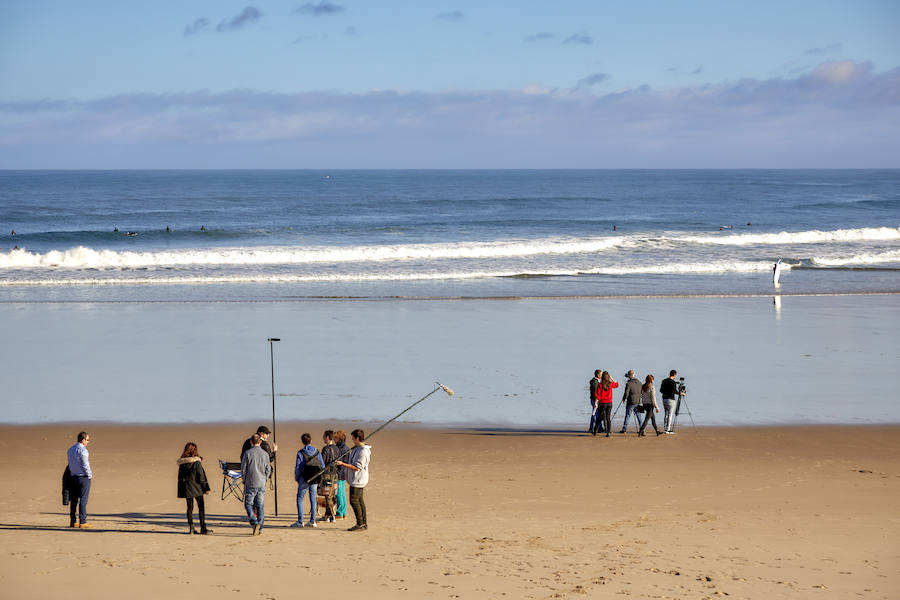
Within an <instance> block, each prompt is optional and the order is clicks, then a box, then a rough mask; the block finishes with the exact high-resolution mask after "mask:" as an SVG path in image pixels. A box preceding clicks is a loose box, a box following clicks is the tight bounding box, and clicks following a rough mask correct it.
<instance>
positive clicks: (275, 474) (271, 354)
mask: <svg viewBox="0 0 900 600" xmlns="http://www.w3.org/2000/svg"><path fill="white" fill-rule="evenodd" d="M280 341H281V338H269V339H268V342H269V365H271V368H272V446H273V447H274V446H275V442H276V440H277V439H278V436H276V435H275V345H274V342H280ZM272 479H273V480H274V481H275V516H276V517H277V516H278V461H277V460H276V461H275V462H274V463H272Z"/></svg>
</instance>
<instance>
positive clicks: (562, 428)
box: [0, 411, 900, 437]
mask: <svg viewBox="0 0 900 600" xmlns="http://www.w3.org/2000/svg"><path fill="white" fill-rule="evenodd" d="M662 414H663V413H662V411H660V413H659V414H658V415H657V418H656V422H657V425H659V426H660V428H661V427H662ZM679 418H681V417H679ZM254 423H256V424H257V425H267V426H268V425H271V419H269V420H266V419H265V418H264V419H261V420H259V421H248V420H246V419H238V420H234V421H147V422H138V421H98V420H90V421H46V422H28V423H8V422H2V421H0V431H2V430H3V429H4V428H16V429H25V428H33V429H39V428H42V427H70V426H71V427H82V428H83V427H95V426H96V427H121V428H135V429H151V428H159V427H167V428H182V429H187V428H200V429H214V428H221V427H239V426H247V427H250V426H251V425H252V426H253V427H255V426H256V425H253V424H254ZM335 423H339V424H346V425H348V426H350V425H352V426H354V427H356V426H365V427H368V428H371V429H374V428H377V427H379V426H380V425H382V424H383V423H384V421H372V420H367V419H285V420H283V421H278V423H277V426H278V427H297V426H299V425H304V426H313V427H319V428H324V427H329V428H334V427H338V425H335ZM616 423H618V421H616ZM630 425H633V422H632V423H631V424H630ZM648 427H649V426H648ZM854 427H860V428H869V429H871V428H878V427H900V421H884V422H881V421H879V422H872V423H816V422H809V421H808V420H807V421H803V422H799V421H798V422H796V423H738V424H730V425H729V424H715V425H703V424H699V425H696V426H695V425H684V424H683V423H680V424H679V425H678V427H677V430H678V431H679V432H681V431H703V432H713V431H718V430H723V431H729V430H730V431H734V430H743V429H748V430H760V429H772V430H776V431H780V430H786V429H849V428H854ZM614 428H616V425H615V424H614ZM387 429H402V430H404V431H416V430H423V431H444V432H447V431H488V430H489V431H516V432H523V433H527V432H534V433H555V432H559V433H584V434H585V435H587V426H586V425H585V424H584V423H533V424H520V423H502V422H497V423H425V422H423V421H394V422H393V423H391V425H390V427H388V428H386V430H387ZM631 433H633V432H632V430H631V429H629V431H628V434H631ZM598 437H599V436H598Z"/></svg>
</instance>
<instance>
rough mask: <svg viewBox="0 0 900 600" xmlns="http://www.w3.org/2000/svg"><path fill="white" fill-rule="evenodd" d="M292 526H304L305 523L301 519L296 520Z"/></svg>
mask: <svg viewBox="0 0 900 600" xmlns="http://www.w3.org/2000/svg"><path fill="white" fill-rule="evenodd" d="M291 527H303V523H301V522H300V521H294V522H293V523H291Z"/></svg>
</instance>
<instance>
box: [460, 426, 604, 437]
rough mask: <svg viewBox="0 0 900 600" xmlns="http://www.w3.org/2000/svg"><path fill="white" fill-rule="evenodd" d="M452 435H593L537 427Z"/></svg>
mask: <svg viewBox="0 0 900 600" xmlns="http://www.w3.org/2000/svg"><path fill="white" fill-rule="evenodd" d="M450 434H451V435H496V436H529V435H540V436H551V437H585V436H590V435H591V434H590V433H588V432H587V431H585V430H583V429H542V428H537V427H468V428H465V429H458V430H455V431H451V432H450Z"/></svg>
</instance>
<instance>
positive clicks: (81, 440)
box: [66, 431, 94, 529]
mask: <svg viewBox="0 0 900 600" xmlns="http://www.w3.org/2000/svg"><path fill="white" fill-rule="evenodd" d="M90 441H91V436H89V435H88V434H87V432H86V431H82V432H80V433H79V434H78V441H77V442H76V443H75V445H73V446H72V447H71V448H69V450H68V452H66V455H67V456H68V458H69V472H70V473H71V474H72V479H71V480H70V481H71V486H72V487H71V489H70V492H69V494H70V502H69V527H78V528H79V529H91V528H92V527H93V525H91V524H90V523H88V522H87V503H88V495H89V494H90V493H91V478H92V477H93V476H94V474H93V473H91V461H90V459H89V457H88V451H87V445H88V444H89V443H90ZM76 508H77V509H78V523H77V524H76V523H75V510H76Z"/></svg>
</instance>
